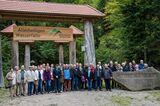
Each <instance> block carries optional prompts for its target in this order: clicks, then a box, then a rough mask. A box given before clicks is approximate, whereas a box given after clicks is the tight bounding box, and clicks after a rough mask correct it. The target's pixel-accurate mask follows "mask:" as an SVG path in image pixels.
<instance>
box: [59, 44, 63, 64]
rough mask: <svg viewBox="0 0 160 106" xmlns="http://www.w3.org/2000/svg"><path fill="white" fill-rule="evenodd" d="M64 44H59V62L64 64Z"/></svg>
mask: <svg viewBox="0 0 160 106" xmlns="http://www.w3.org/2000/svg"><path fill="white" fill-rule="evenodd" d="M63 51H64V50H63V44H61V43H60V44H59V64H64V54H63Z"/></svg>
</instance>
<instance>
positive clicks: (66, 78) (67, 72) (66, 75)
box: [64, 64, 71, 91]
mask: <svg viewBox="0 0 160 106" xmlns="http://www.w3.org/2000/svg"><path fill="white" fill-rule="evenodd" d="M70 90H71V76H70V69H69V67H68V64H66V67H65V69H64V91H70Z"/></svg>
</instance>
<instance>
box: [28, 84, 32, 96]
mask: <svg viewBox="0 0 160 106" xmlns="http://www.w3.org/2000/svg"><path fill="white" fill-rule="evenodd" d="M32 91H33V82H28V95H29V96H30V95H32Z"/></svg>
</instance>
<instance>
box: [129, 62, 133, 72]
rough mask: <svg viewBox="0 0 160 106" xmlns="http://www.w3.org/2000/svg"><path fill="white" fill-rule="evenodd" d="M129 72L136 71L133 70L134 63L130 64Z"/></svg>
mask: <svg viewBox="0 0 160 106" xmlns="http://www.w3.org/2000/svg"><path fill="white" fill-rule="evenodd" d="M129 71H130V72H132V71H134V69H133V65H132V63H131V62H130V63H129Z"/></svg>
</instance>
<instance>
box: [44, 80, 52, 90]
mask: <svg viewBox="0 0 160 106" xmlns="http://www.w3.org/2000/svg"><path fill="white" fill-rule="evenodd" d="M50 85H51V81H50V80H46V84H45V87H46V92H48V93H49V91H50Z"/></svg>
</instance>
